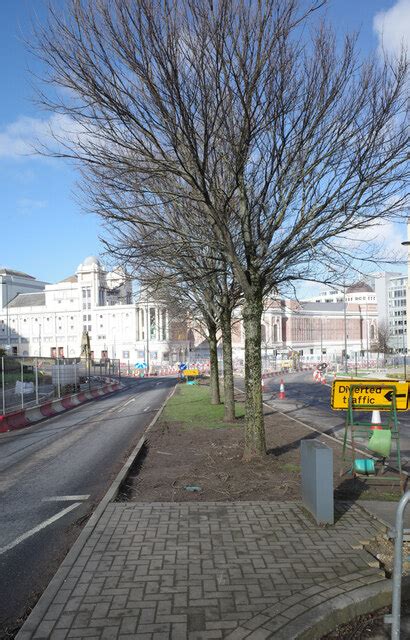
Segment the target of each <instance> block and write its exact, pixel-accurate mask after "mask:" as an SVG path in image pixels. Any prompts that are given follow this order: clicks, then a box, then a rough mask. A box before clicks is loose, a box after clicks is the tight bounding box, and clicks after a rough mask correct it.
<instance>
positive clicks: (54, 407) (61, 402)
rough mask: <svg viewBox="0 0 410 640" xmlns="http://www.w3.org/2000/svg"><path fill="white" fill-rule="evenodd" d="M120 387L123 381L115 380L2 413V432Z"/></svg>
mask: <svg viewBox="0 0 410 640" xmlns="http://www.w3.org/2000/svg"><path fill="white" fill-rule="evenodd" d="M120 388H121V383H120V382H114V383H112V384H107V385H104V386H103V387H99V388H98V389H91V390H90V391H81V392H80V393H77V394H74V395H72V396H65V397H64V398H59V399H58V400H47V401H46V402H44V403H43V404H40V405H37V406H36V407H29V408H27V409H20V410H19V411H13V413H7V414H6V415H0V433H7V432H8V431H16V430H17V429H24V428H25V427H29V426H30V425H32V424H35V423H36V422H39V421H40V420H44V419H45V418H52V417H53V416H56V415H57V414H59V413H62V412H63V411H68V410H69V409H73V408H74V407H76V406H78V405H80V404H83V403H84V402H88V401H89V400H94V399H95V398H97V397H100V396H104V395H107V394H109V393H113V392H114V391H118V389H120Z"/></svg>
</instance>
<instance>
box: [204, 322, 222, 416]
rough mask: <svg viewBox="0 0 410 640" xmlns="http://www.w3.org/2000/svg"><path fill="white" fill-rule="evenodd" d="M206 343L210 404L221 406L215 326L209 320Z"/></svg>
mask: <svg viewBox="0 0 410 640" xmlns="http://www.w3.org/2000/svg"><path fill="white" fill-rule="evenodd" d="M207 327H208V342H209V360H210V367H211V373H210V388H211V404H221V395H220V392H219V371H218V340H217V337H216V324H215V322H212V321H211V320H208V322H207Z"/></svg>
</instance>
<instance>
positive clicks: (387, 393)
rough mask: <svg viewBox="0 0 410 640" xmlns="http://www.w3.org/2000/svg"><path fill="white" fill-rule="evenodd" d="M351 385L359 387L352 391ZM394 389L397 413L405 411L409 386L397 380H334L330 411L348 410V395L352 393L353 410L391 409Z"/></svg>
mask: <svg viewBox="0 0 410 640" xmlns="http://www.w3.org/2000/svg"><path fill="white" fill-rule="evenodd" d="M352 385H353V386H355V385H360V386H359V387H357V388H355V389H352ZM389 387H390V388H389ZM392 387H394V389H395V392H396V394H395V395H396V409H397V411H406V410H407V403H408V396H409V385H408V383H407V382H398V381H397V380H363V379H362V380H334V381H333V385H332V403H331V406H332V409H348V407H349V395H350V392H351V391H352V405H353V409H356V410H363V409H364V410H366V409H369V408H370V407H371V406H373V405H374V406H376V407H377V409H380V410H381V411H388V410H389V409H391V408H392V396H393V390H392Z"/></svg>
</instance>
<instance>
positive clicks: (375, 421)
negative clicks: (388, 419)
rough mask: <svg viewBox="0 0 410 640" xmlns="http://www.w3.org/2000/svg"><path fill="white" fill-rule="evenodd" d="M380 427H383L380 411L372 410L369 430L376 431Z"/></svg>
mask: <svg viewBox="0 0 410 640" xmlns="http://www.w3.org/2000/svg"><path fill="white" fill-rule="evenodd" d="M380 429H383V427H382V419H381V417H380V411H372V426H371V427H370V431H378V430H380Z"/></svg>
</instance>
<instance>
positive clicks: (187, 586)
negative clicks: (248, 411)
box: [18, 502, 384, 640]
mask: <svg viewBox="0 0 410 640" xmlns="http://www.w3.org/2000/svg"><path fill="white" fill-rule="evenodd" d="M345 507H346V508H342V509H341V511H340V513H339V515H338V519H337V522H336V524H335V526H334V527H327V528H321V527H318V526H316V525H314V524H313V521H312V520H311V518H310V516H309V515H307V513H306V512H305V511H304V510H303V509H302V508H301V506H300V504H298V503H295V502H288V503H286V502H280V503H279V502H275V503H271V502H265V503H264V502H243V503H220V502H218V503H179V504H175V503H155V504H142V503H111V504H109V506H108V507H107V509H106V510H105V512H104V514H103V515H102V517H101V518H100V520H99V522H98V524H97V525H96V527H95V529H94V531H93V533H92V534H91V536H90V537H89V539H88V541H87V542H86V544H85V545H84V547H83V549H82V551H81V553H80V554H79V556H78V557H77V560H76V561H75V563H74V565H73V567H72V568H71V570H70V572H69V573H68V575H67V578H66V580H65V581H64V584H63V585H62V586H61V587H60V589H59V590H58V592H57V593H56V594H55V596H54V599H53V601H52V603H51V604H50V606H49V607H48V610H47V611H46V612H45V614H44V616H43V620H42V622H41V623H40V624H39V625H38V626H34V627H33V625H30V619H29V621H28V624H26V625H25V627H24V628H23V630H22V631H21V632H20V635H19V636H18V637H19V638H21V640H23V639H24V640H27V639H28V638H35V639H37V640H39V639H41V638H47V639H49V638H50V639H51V640H63V639H65V638H87V639H91V638H94V639H97V638H98V639H101V640H109V639H110V638H116V639H117V638H118V639H119V640H126V639H128V640H130V639H131V638H138V639H139V640H165V639H166V640H179V639H181V640H182V639H185V638H189V639H190V640H200V639H205V638H226V639H229V640H241V639H242V638H247V639H248V640H260V639H261V640H262V639H264V638H270V637H273V638H275V637H284V638H286V637H288V636H287V634H286V625H288V624H290V623H293V624H294V623H295V620H296V621H297V618H298V616H300V615H301V614H303V613H305V612H307V611H308V610H310V609H311V608H312V607H314V606H316V605H318V604H322V603H325V602H326V601H328V600H329V599H330V598H332V597H334V596H337V595H343V594H348V592H349V591H351V590H353V589H355V588H357V587H360V586H363V585H368V584H371V583H374V582H377V581H383V580H384V574H383V572H382V571H381V570H380V569H379V568H378V567H377V566H375V562H374V558H372V556H370V555H369V554H368V553H367V552H366V551H364V550H363V548H362V547H361V544H362V543H363V542H366V541H367V540H370V539H371V538H373V537H374V536H376V535H377V534H378V533H380V532H381V531H384V529H383V528H382V526H381V525H380V524H378V522H377V521H376V520H374V519H372V518H371V517H370V516H368V515H367V514H366V513H365V512H363V510H361V509H360V507H358V506H352V507H351V508H347V505H345ZM376 565H377V563H376Z"/></svg>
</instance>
